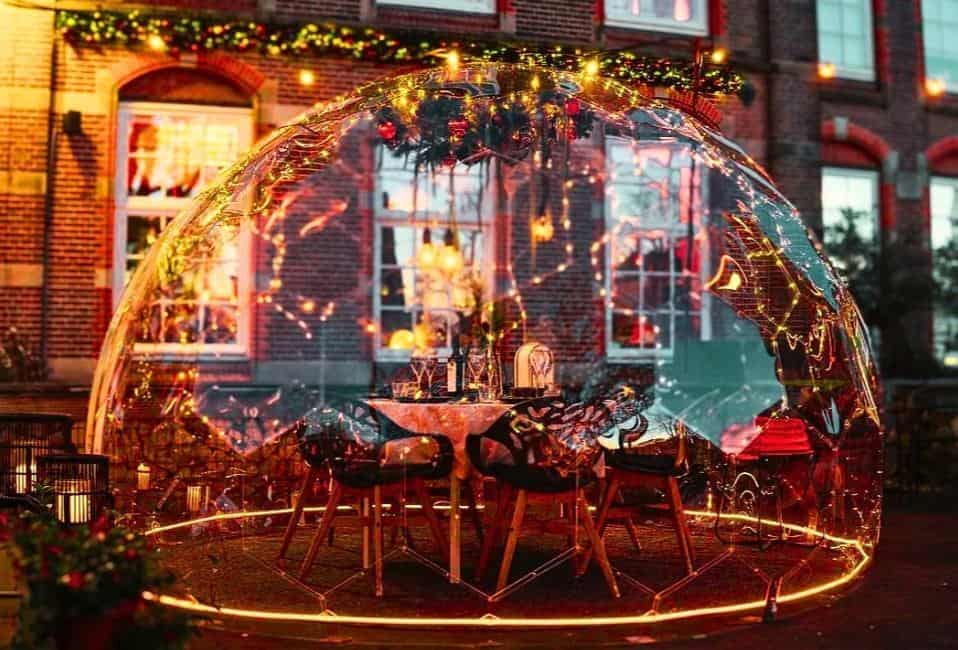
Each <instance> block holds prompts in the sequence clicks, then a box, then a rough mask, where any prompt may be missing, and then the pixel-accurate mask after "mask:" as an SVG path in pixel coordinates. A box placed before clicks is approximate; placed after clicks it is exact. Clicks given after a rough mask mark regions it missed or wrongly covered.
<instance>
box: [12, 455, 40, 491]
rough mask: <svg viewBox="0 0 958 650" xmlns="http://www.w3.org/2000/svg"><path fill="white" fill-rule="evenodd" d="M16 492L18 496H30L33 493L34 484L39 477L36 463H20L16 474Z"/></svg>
mask: <svg viewBox="0 0 958 650" xmlns="http://www.w3.org/2000/svg"><path fill="white" fill-rule="evenodd" d="M14 477H15V479H14V492H15V493H17V494H29V493H30V492H32V491H33V483H34V481H35V479H36V477H37V463H36V461H34V462H32V463H30V464H29V465H28V464H27V463H20V464H19V465H17V470H16V472H14Z"/></svg>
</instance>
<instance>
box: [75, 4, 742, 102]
mask: <svg viewBox="0 0 958 650" xmlns="http://www.w3.org/2000/svg"><path fill="white" fill-rule="evenodd" d="M56 25H57V29H58V30H59V32H60V34H61V35H62V37H63V38H64V39H65V40H66V41H67V42H68V43H71V44H73V45H74V46H77V47H80V46H102V45H122V46H126V47H149V48H151V49H154V50H157V51H168V52H170V53H171V54H173V55H177V54H179V53H181V52H207V51H213V50H225V51H233V52H257V53H260V54H265V55H270V56H304V55H311V56H340V57H350V58H353V59H357V60H361V61H370V62H376V63H404V64H419V65H423V66H432V65H435V64H436V63H438V62H440V61H441V54H442V52H444V51H448V50H452V49H455V50H457V51H458V52H459V53H460V54H461V55H462V56H465V57H470V58H475V59H483V60H488V61H501V62H506V63H519V62H524V63H533V64H538V65H546V66H550V67H555V68H559V69H563V70H576V71H577V70H581V69H582V68H583V66H584V65H585V64H586V62H587V61H588V62H594V64H595V65H596V66H597V70H596V72H598V73H600V74H603V75H605V76H609V77H612V78H615V79H618V80H619V81H622V82H625V83H630V84H638V85H645V86H661V87H667V88H672V89H674V90H680V91H695V92H697V93H700V94H703V95H723V94H735V93H737V92H738V91H739V90H740V89H741V88H742V86H743V83H744V80H743V78H742V77H741V75H739V74H738V73H736V72H735V71H733V70H731V69H730V68H729V67H727V66H725V65H718V64H713V63H703V64H701V65H697V64H696V63H695V62H693V61H690V60H672V59H663V58H654V57H641V56H638V55H636V54H634V53H632V52H628V51H621V50H605V51H603V50H594V51H585V50H582V49H580V48H576V47H574V46H563V45H553V46H549V47H543V46H541V45H538V44H533V43H529V42H522V41H511V42H504V41H496V40H468V41H458V40H455V39H449V38H443V37H440V36H439V35H437V34H434V33H422V32H399V31H395V32H394V31H386V30H382V29H378V28H374V27H353V26H348V25H341V24H337V23H332V22H325V23H322V24H315V23H308V24H301V25H278V24H269V23H262V22H257V21H251V20H242V19H232V18H231V19H219V20H218V19H214V18H211V17H205V16H176V15H164V14H145V13H142V12H140V11H138V10H133V11H128V12H120V11H65V10H62V11H58V12H57V18H56Z"/></svg>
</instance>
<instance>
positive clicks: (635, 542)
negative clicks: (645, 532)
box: [625, 517, 642, 551]
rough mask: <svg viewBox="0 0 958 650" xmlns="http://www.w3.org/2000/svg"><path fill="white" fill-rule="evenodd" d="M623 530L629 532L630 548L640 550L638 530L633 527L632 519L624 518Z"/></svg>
mask: <svg viewBox="0 0 958 650" xmlns="http://www.w3.org/2000/svg"><path fill="white" fill-rule="evenodd" d="M625 529H626V530H627V531H629V538H630V539H631V540H632V546H633V547H635V550H636V551H641V550H642V543H641V542H640V541H639V529H638V528H637V527H636V525H635V521H633V520H632V517H626V518H625Z"/></svg>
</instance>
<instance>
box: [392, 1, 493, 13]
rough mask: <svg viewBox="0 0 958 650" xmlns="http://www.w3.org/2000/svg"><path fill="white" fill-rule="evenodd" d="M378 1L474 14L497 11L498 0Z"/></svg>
mask: <svg viewBox="0 0 958 650" xmlns="http://www.w3.org/2000/svg"><path fill="white" fill-rule="evenodd" d="M377 3H378V4H381V5H398V6H402V7H422V8H424V9H446V10H449V11H464V12H468V13H473V14H494V13H496V0H377Z"/></svg>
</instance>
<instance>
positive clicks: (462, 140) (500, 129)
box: [376, 90, 593, 169]
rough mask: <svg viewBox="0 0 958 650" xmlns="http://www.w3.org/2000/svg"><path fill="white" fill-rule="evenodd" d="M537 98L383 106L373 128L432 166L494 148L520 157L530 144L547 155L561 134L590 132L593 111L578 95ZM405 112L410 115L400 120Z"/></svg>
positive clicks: (395, 147)
mask: <svg viewBox="0 0 958 650" xmlns="http://www.w3.org/2000/svg"><path fill="white" fill-rule="evenodd" d="M537 99H538V101H536V102H534V103H533V102H530V101H526V102H523V101H521V100H516V99H506V98H502V97H499V98H497V99H495V100H490V101H489V102H470V103H469V104H468V105H466V103H465V102H464V101H463V100H462V99H460V98H457V97H449V96H446V95H442V94H439V95H435V96H432V97H428V98H426V99H424V100H423V101H422V102H420V103H419V104H418V105H417V106H416V107H415V109H414V110H413V111H402V110H399V109H397V108H396V107H394V106H389V107H386V108H383V109H381V110H380V111H378V113H377V114H376V124H377V126H376V131H377V133H378V134H379V137H380V138H381V140H382V142H383V144H385V145H386V146H387V147H388V148H389V149H391V150H392V151H393V152H394V153H395V154H396V155H397V156H411V157H412V159H413V162H414V163H415V165H416V166H417V167H420V168H422V167H428V168H431V169H434V168H436V167H437V166H440V165H443V166H452V165H454V164H455V163H456V162H463V163H466V164H471V163H473V162H479V161H480V160H482V159H484V158H486V157H488V154H490V153H492V152H495V153H497V154H499V155H500V156H501V157H503V158H504V159H505V160H507V161H518V160H521V159H523V158H524V157H525V156H526V155H527V154H528V153H529V151H530V149H531V147H532V146H533V143H537V146H539V147H540V148H541V150H542V154H543V158H544V159H548V158H549V157H550V155H551V149H552V147H553V146H554V145H555V144H556V143H558V142H560V140H561V139H562V138H563V136H564V138H565V139H568V140H576V139H581V138H587V137H589V136H590V135H591V133H592V126H593V112H592V110H591V109H589V108H587V107H586V106H584V105H583V104H582V103H581V102H580V101H579V100H578V99H576V98H574V97H569V96H567V95H565V94H563V93H561V92H557V91H554V90H549V91H545V92H542V93H539V95H538V97H537ZM404 113H407V114H408V113H411V115H409V117H407V118H405V119H404V117H403V114H404ZM413 125H414V127H415V128H414V129H413V128H411V126H413ZM537 134H538V135H539V137H538V138H537V137H536V135H537Z"/></svg>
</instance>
